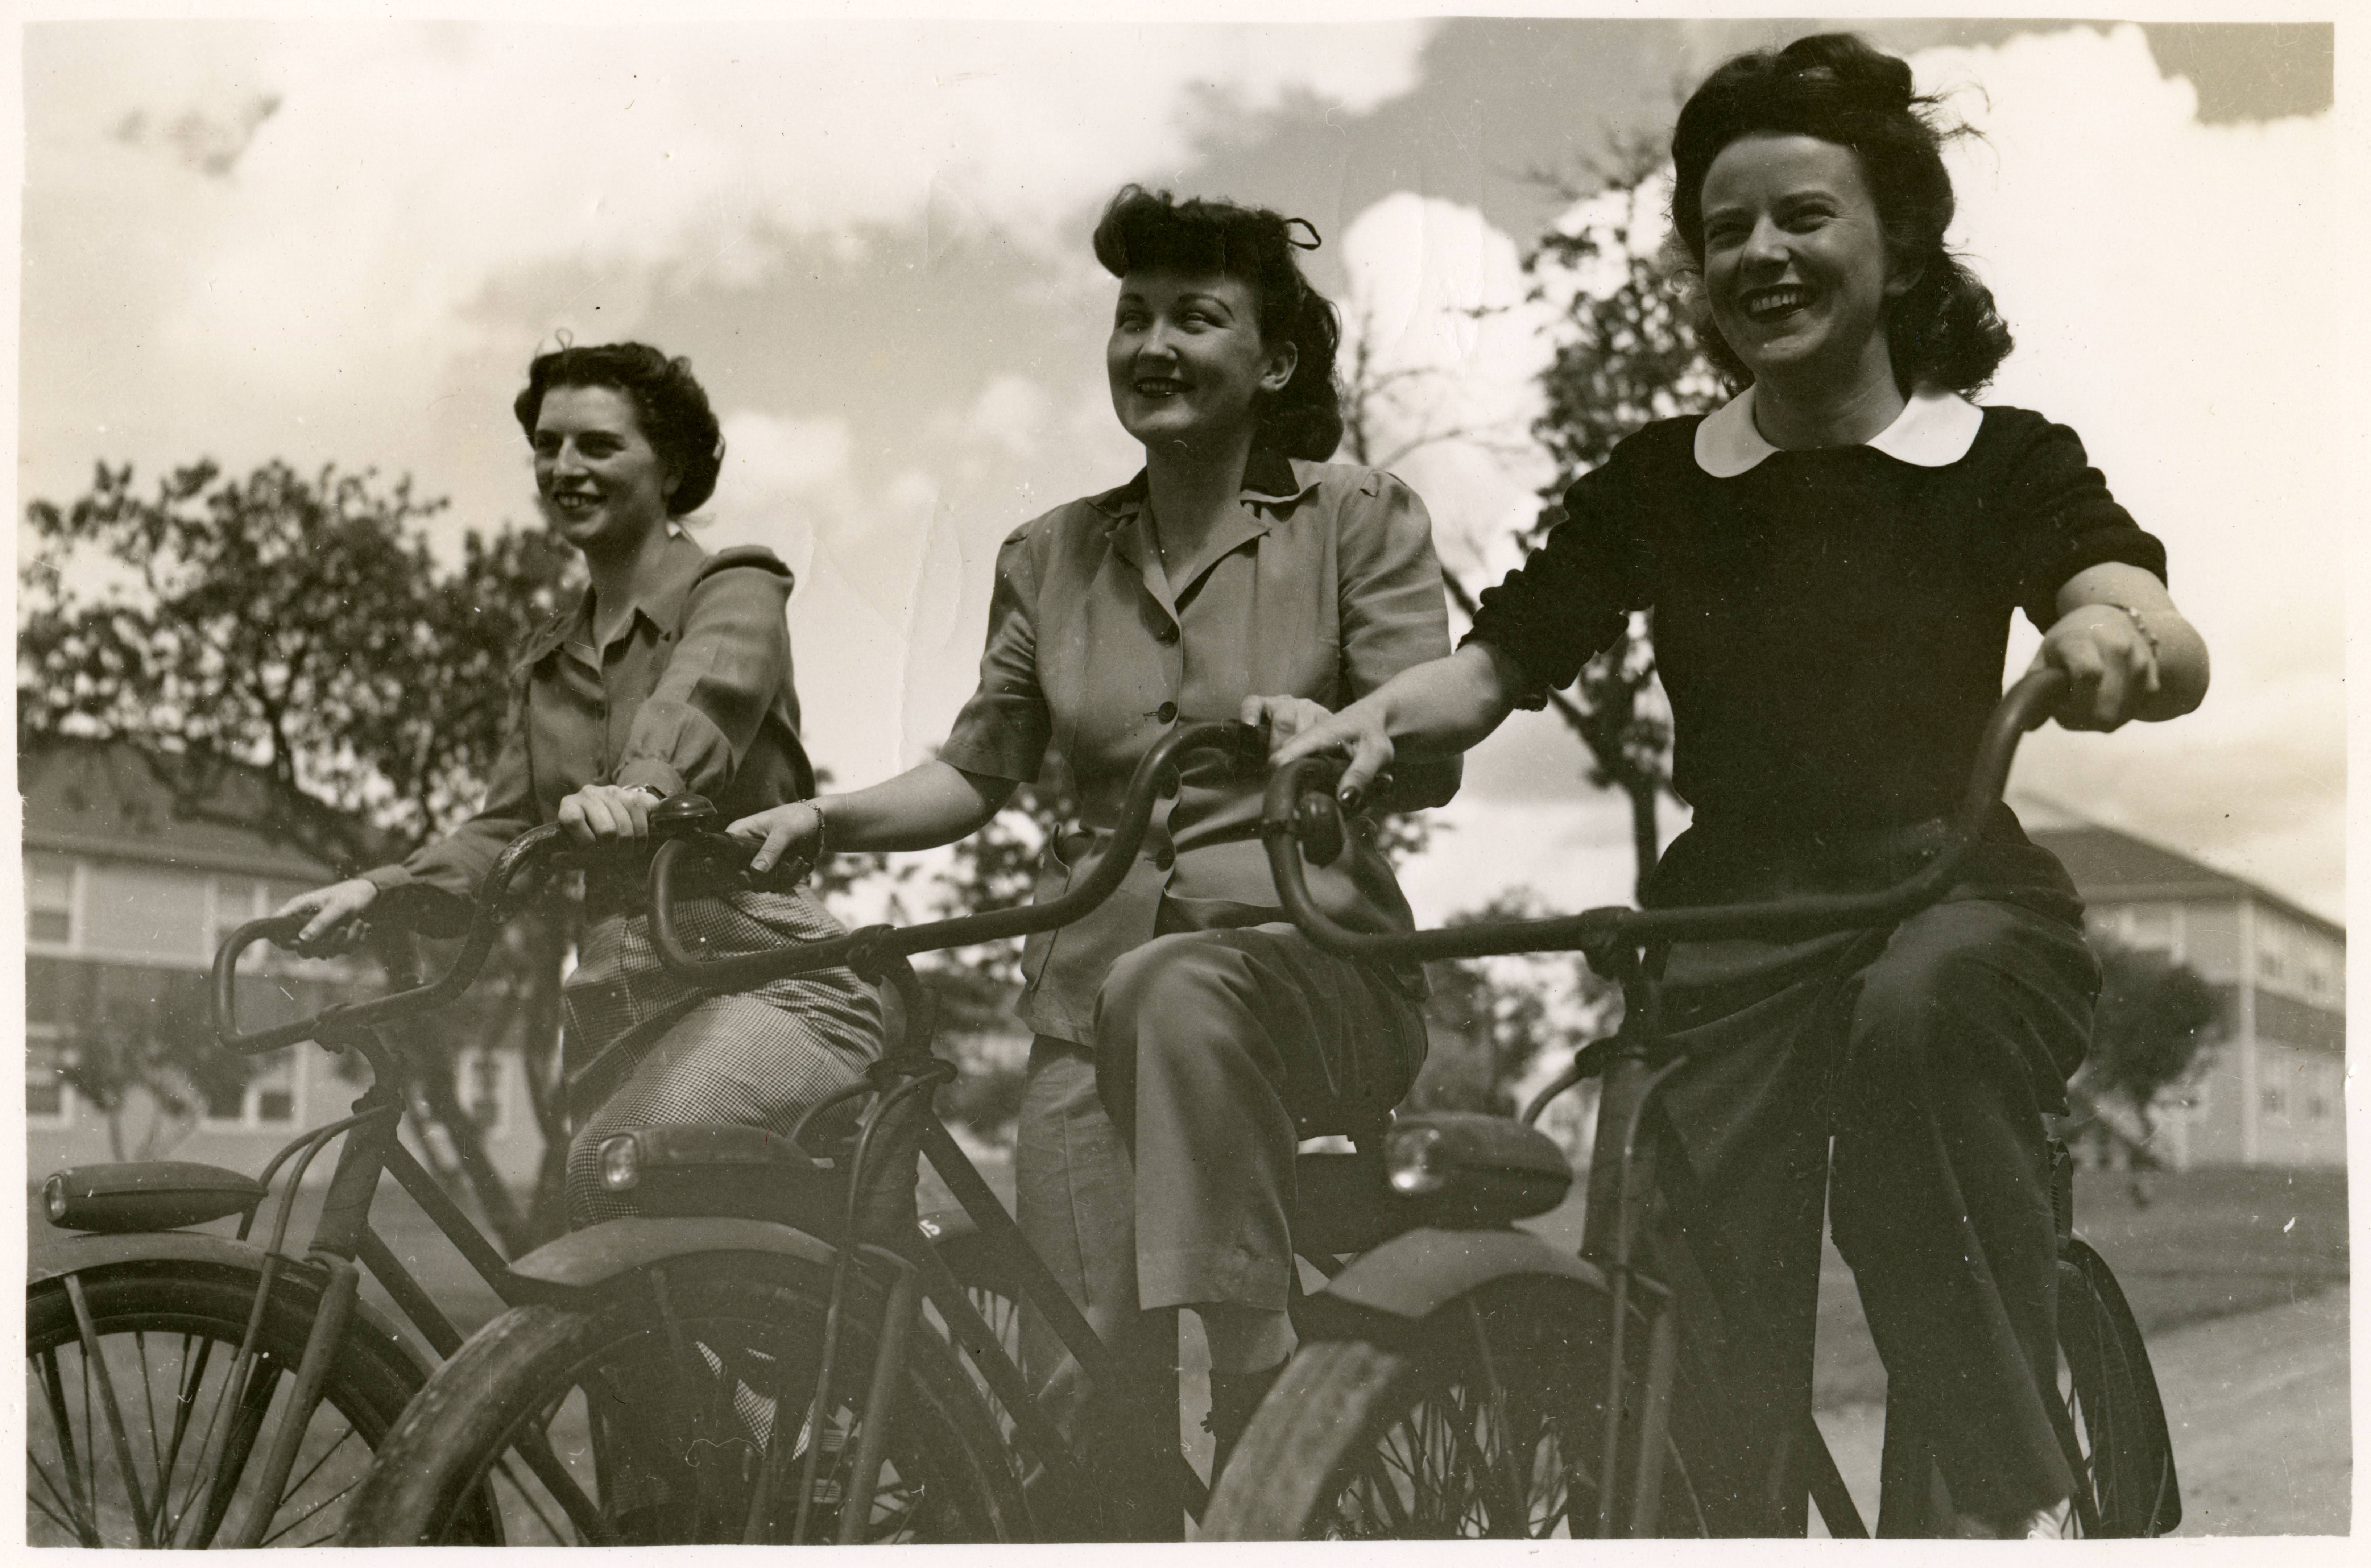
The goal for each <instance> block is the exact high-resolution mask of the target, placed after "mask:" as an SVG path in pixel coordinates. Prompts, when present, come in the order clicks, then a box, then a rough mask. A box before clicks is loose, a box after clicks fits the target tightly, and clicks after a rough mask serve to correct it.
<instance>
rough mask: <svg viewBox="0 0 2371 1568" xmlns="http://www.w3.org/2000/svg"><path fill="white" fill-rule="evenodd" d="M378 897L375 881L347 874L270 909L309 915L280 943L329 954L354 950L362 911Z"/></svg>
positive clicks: (360, 934) (305, 951)
mask: <svg viewBox="0 0 2371 1568" xmlns="http://www.w3.org/2000/svg"><path fill="white" fill-rule="evenodd" d="M377 900H378V884H377V883H376V882H372V881H371V880H370V879H368V878H367V877H350V878H348V879H347V880H346V881H344V882H331V883H330V885H329V886H327V887H317V888H315V889H314V890H313V891H312V892H310V893H300V894H297V895H296V896H295V897H294V898H292V899H290V900H289V901H288V902H287V903H285V904H283V905H281V906H280V907H279V908H277V909H275V910H273V911H272V915H273V916H274V917H279V916H283V915H304V916H307V917H309V918H307V919H306V922H305V926H304V928H303V929H302V930H300V931H298V932H297V933H296V935H295V937H293V938H291V939H290V940H288V941H286V942H284V943H283V944H281V945H283V946H284V947H289V948H293V949H295V951H298V952H300V953H303V954H304V955H305V956H306V957H307V958H329V957H331V956H333V955H335V954H337V953H341V952H348V951H353V947H354V945H355V944H356V943H358V942H360V941H361V940H363V937H364V934H365V933H366V930H367V928H366V927H365V926H364V924H363V914H364V911H365V910H367V909H369V908H370V906H371V905H373V904H375V903H376V902H377Z"/></svg>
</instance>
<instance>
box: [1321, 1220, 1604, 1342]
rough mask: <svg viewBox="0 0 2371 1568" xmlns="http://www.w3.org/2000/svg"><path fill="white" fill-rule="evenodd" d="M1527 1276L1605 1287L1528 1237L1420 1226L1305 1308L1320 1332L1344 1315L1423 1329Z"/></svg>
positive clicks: (1598, 1277) (1599, 1276)
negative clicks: (1472, 1298) (1446, 1311)
mask: <svg viewBox="0 0 2371 1568" xmlns="http://www.w3.org/2000/svg"><path fill="white" fill-rule="evenodd" d="M1524 1274H1528V1275H1548V1276H1551V1277H1555V1278H1560V1279H1567V1280H1571V1281H1573V1282H1574V1283H1576V1284H1578V1285H1580V1286H1584V1287H1585V1288H1588V1289H1590V1290H1602V1289H1604V1288H1605V1275H1604V1273H1603V1272H1602V1270H1600V1269H1598V1268H1597V1267H1596V1266H1595V1265H1594V1264H1592V1263H1589V1262H1583V1261H1582V1260H1581V1259H1579V1258H1577V1257H1575V1256H1573V1255H1572V1254H1571V1253H1569V1252H1565V1251H1558V1250H1557V1249H1556V1248H1554V1247H1551V1246H1549V1245H1548V1244H1547V1243H1546V1242H1544V1241H1543V1240H1541V1239H1539V1238H1538V1237H1536V1236H1534V1235H1532V1233H1531V1232H1529V1231H1527V1230H1443V1229H1439V1228H1432V1227H1424V1228H1418V1229H1416V1230H1409V1231H1405V1232H1403V1233H1402V1234H1400V1235H1399V1236H1397V1237H1394V1239H1391V1240H1389V1241H1386V1242H1384V1243H1383V1244H1382V1246H1380V1247H1378V1248H1376V1249H1375V1250H1374V1251H1371V1252H1366V1253H1362V1254H1361V1255H1360V1256H1359V1259H1358V1261H1357V1262H1353V1263H1352V1264H1351V1265H1350V1266H1349V1267H1348V1268H1347V1269H1344V1270H1343V1271H1342V1272H1341V1273H1340V1274H1336V1276H1335V1277H1334V1278H1333V1279H1332V1280H1331V1281H1329V1282H1328V1283H1327V1285H1326V1286H1325V1288H1324V1290H1322V1291H1319V1292H1317V1293H1316V1294H1315V1295H1313V1296H1312V1297H1310V1298H1309V1301H1308V1304H1307V1305H1308V1307H1309V1309H1311V1311H1312V1313H1313V1318H1312V1320H1313V1322H1316V1323H1319V1324H1321V1325H1322V1323H1323V1322H1324V1319H1325V1315H1326V1314H1327V1313H1328V1312H1332V1311H1338V1310H1340V1309H1364V1310H1365V1311H1368V1312H1380V1313H1382V1314H1383V1315H1384V1316H1386V1317H1390V1318H1397V1319H1400V1320H1404V1321H1405V1322H1410V1323H1420V1322H1422V1321H1424V1320H1426V1319H1428V1318H1429V1317H1431V1316H1432V1315H1433V1314H1434V1313H1435V1312H1438V1311H1440V1309H1442V1308H1443V1307H1446V1306H1448V1305H1449V1304H1450V1303H1452V1302H1453V1301H1456V1300H1458V1299H1459V1298H1460V1297H1464V1296H1468V1295H1470V1294H1472V1293H1473V1292H1474V1291H1475V1290H1478V1289H1480V1288H1481V1287H1482V1286H1486V1285H1488V1284H1490V1283H1492V1282H1493V1281H1496V1280H1500V1279H1507V1278H1510V1277H1513V1276H1516V1275H1524Z"/></svg>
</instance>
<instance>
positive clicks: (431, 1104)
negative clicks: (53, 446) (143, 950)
mask: <svg viewBox="0 0 2371 1568" xmlns="http://www.w3.org/2000/svg"><path fill="white" fill-rule="evenodd" d="M442 507H443V502H435V501H428V500H423V499H422V498H420V497H418V496H417V495H415V494H414V493H413V491H412V489H411V483H410V481H409V480H397V481H394V482H393V483H386V482H383V481H380V480H378V479H377V478H376V477H375V476H373V475H371V474H368V473H364V474H349V473H341V472H340V471H339V470H338V469H336V468H335V467H324V468H322V469H320V470H319V471H318V472H317V473H314V474H311V475H306V474H303V473H299V472H298V471H296V470H295V469H294V468H292V467H289V466H287V465H285V464H283V463H277V462H274V463H267V464H265V465H263V466H262V467H259V468H257V469H256V470H254V471H253V472H252V473H250V474H249V475H247V476H246V477H245V478H227V477H226V476H225V475H224V474H223V473H222V471H221V470H220V468H219V467H217V466H216V465H214V463H212V462H199V463H194V464H191V465H189V466H187V467H181V468H179V469H176V470H174V471H173V472H171V473H169V474H167V475H165V476H164V477H163V478H161V479H159V480H158V481H157V482H156V484H155V485H154V487H153V488H152V489H151V490H146V491H143V490H139V489H137V488H136V487H135V484H134V478H133V470H132V468H131V467H129V466H124V467H110V466H108V465H104V464H102V465H100V466H99V467H98V469H97V471H96V474H95V476H94V478H93V480H92V484H91V487H90V489H89V490H87V492H86V493H85V494H83V495H81V496H79V497H77V498H75V500H74V501H73V502H70V503H67V504H65V505H63V506H61V505H57V504H54V503H52V502H46V501H37V502H33V503H32V504H31V505H30V506H29V508H28V509H27V520H28V523H29V525H30V529H31V532H32V535H33V536H34V538H35V540H36V541H37V544H38V548H37V550H36V552H35V554H34V556H33V557H32V559H30V560H29V562H28V563H27V565H26V567H25V569H24V572H23V587H24V593H23V596H22V598H21V600H20V612H19V613H20V622H19V629H18V642H17V739H18V744H19V745H20V746H32V745H38V744H44V743H46V742H48V741H51V740H53V739H59V738H65V737H85V738H89V739H93V740H98V741H103V742H113V743H121V744H122V746H123V747H124V748H125V749H126V750H128V751H129V752H130V753H131V754H132V755H136V756H138V757H139V758H140V759H142V761H143V762H144V764H145V766H146V767H148V768H149V770H150V771H151V773H152V774H153V776H154V778H155V779H156V783H157V784H158V785H159V786H160V787H161V788H162V789H163V790H164V791H165V792H166V793H167V795H168V797H169V798H170V799H171V801H173V805H174V809H175V810H176V811H177V812H178V813H180V814H182V815H184V816H187V817H190V818H194V819H198V820H214V821H228V822H232V823H233V824H235V825H237V826H240V827H246V828H251V829H256V830H259V831H261V832H262V833H264V834H266V835H267V836H272V837H273V838H275V839H278V840H280V841H281V842H283V843H285V844H288V845H290V846H291V847H295V848H297V849H299V850H302V851H304V852H305V853H306V854H309V855H311V856H312V857H313V858H315V859H318V860H320V861H322V862H324V863H325V864H328V865H330V866H331V867H333V868H336V869H337V870H340V871H341V872H351V871H353V870H357V869H359V868H361V867H363V866H364V865H368V864H372V863H375V862H376V861H379V860H382V859H390V858H394V857H396V856H399V855H401V854H403V853H405V852H407V851H409V850H410V849H411V848H412V847H416V846H417V845H419V844H421V843H423V842H425V841H426V840H428V839H429V838H431V837H434V836H436V835H438V834H440V833H442V832H444V831H445V830H447V829H449V828H450V827H451V826H453V825H454V824H456V823H457V822H458V821H459V820H460V819H461V818H462V817H464V816H466V815H467V814H468V812H469V811H470V810H471V809H472V808H473V806H474V804H475V802H476V801H477V800H478V798H479V797H480V794H481V793H482V790H483V786H484V781H485V778H486V776H487V773H488V772H489V771H490V769H491V767H492V762H493V759H494V757H495V755H496V754H497V752H498V751H499V749H500V746H501V744H502V738H503V722H504V718H505V714H504V704H505V701H506V694H507V689H508V682H507V680H506V678H505V674H506V671H507V668H508V666H509V663H510V662H511V660H512V659H513V658H514V657H515V652H516V650H517V648H518V647H519V645H520V644H521V643H522V642H523V641H524V640H526V636H527V635H528V633H529V632H530V630H531V629H532V628H533V627H534V625H535V624H536V623H537V622H538V620H539V619H540V618H541V617H543V616H545V615H547V614H549V612H550V610H551V609H552V608H553V607H554V606H555V605H557V603H558V598H559V594H560V593H561V582H562V577H563V573H564V571H565V569H566V566H567V562H568V559H569V558H568V557H567V555H566V554H565V552H563V551H562V550H561V549H560V548H558V547H557V546H555V545H554V544H552V543H551V542H550V541H549V539H548V537H547V536H544V535H542V534H541V533H518V532H514V531H509V530H505V531H503V532H502V533H500V534H496V535H493V536H481V535H478V534H474V533H473V534H471V535H470V536H468V538H467V539H466V540H465V542H464V547H463V553H462V559H461V562H460V564H459V566H458V567H457V568H456V569H451V570H447V569H445V568H442V567H440V566H439V565H438V564H437V562H436V561H435V560H434V559H433V558H432V557H431V556H430V554H429V552H428V549H427V546H426V543H425V541H424V539H423V537H422V534H421V531H420V525H421V524H422V522H423V521H425V520H426V519H427V518H429V517H431V516H433V515H434V514H435V513H438V512H439V511H441V510H442ZM257 777H260V778H261V779H262V780H263V781H264V783H265V785H266V787H265V788H264V789H262V790H251V789H241V788H235V787H233V786H234V785H235V784H236V783H237V781H239V780H241V779H251V778H257ZM572 919H573V913H572V911H571V909H570V907H569V906H568V905H567V902H566V900H565V897H564V895H563V894H561V892H560V890H549V891H547V893H546V894H544V896H542V897H541V898H539V899H538V900H536V901H534V907H533V913H532V914H531V916H530V917H528V918H527V919H526V920H525V921H524V922H522V924H521V926H520V927H519V928H516V929H515V930H514V931H513V932H512V933H511V934H510V938H509V940H508V941H507V943H506V945H505V947H504V949H503V953H502V957H501V961H500V963H499V966H498V968H497V971H496V978H495V981H494V983H493V984H492V985H489V986H484V987H483V988H482V989H481V990H480V993H478V995H477V996H476V997H475V998H474V999H473V1005H474V1006H476V1007H477V1008H479V1009H480V1014H481V1016H480V1017H479V1018H476V1019H473V1020H469V1022H470V1023H471V1024H474V1025H475V1026H476V1027H474V1028H471V1027H462V1028H456V1027H455V1025H454V1021H453V1020H450V1019H440V1020H437V1021H436V1023H435V1024H434V1027H425V1026H423V1027H422V1028H419V1029H416V1030H412V1031H398V1032H394V1033H395V1035H396V1042H395V1043H397V1045H398V1047H399V1051H400V1053H401V1055H402V1056H403V1059H404V1062H405V1065H406V1081H405V1082H404V1083H403V1084H402V1085H401V1086H400V1087H401V1088H402V1090H404V1092H405V1094H406V1097H407V1099H408V1101H410V1105H411V1112H412V1114H413V1118H414V1120H415V1122H416V1123H417V1124H420V1125H421V1126H422V1127H423V1128H425V1129H431V1130H433V1131H434V1133H435V1134H436V1135H437V1136H435V1137H434V1138H424V1139H423V1143H424V1144H425V1146H426V1147H428V1148H429V1149H430V1151H431V1154H432V1157H437V1158H438V1159H439V1162H440V1163H442V1164H444V1165H445V1170H442V1171H441V1172H440V1174H443V1175H445V1176H446V1177H448V1178H454V1179H460V1180H466V1182H468V1186H469V1187H470V1189H471V1190H472V1191H473V1192H474V1193H475V1194H476V1195H477V1197H478V1199H479V1201H480V1205H481V1206H482V1207H483V1208H484V1209H485V1211H486V1213H487V1215H488V1217H489V1219H490V1220H491V1221H492V1224H493V1225H494V1227H495V1228H496V1229H497V1231H498V1232H499V1233H501V1234H502V1236H503V1239H504V1240H505V1242H506V1243H507V1244H509V1245H511V1246H513V1247H518V1246H523V1245H525V1244H526V1243H528V1242H529V1241H531V1240H532V1239H535V1238H536V1237H537V1236H538V1234H539V1233H541V1232H542V1231H543V1230H544V1229H546V1228H549V1225H550V1223H551V1220H552V1218H553V1217H555V1216H556V1214H557V1210H556V1208H552V1207H551V1206H550V1205H537V1206H538V1208H539V1209H542V1210H543V1211H544V1213H543V1214H542V1215H541V1216H533V1215H529V1214H523V1213H521V1212H520V1210H519V1208H518V1205H517V1204H516V1202H515V1198H514V1197H513V1195H512V1194H511V1193H510V1192H509V1190H508V1189H507V1188H506V1187H505V1186H504V1185H503V1182H502V1181H501V1179H500V1177H499V1174H498V1173H497V1171H496V1170H495V1168H494V1165H493V1162H492V1158H491V1156H490V1154H489V1151H488V1150H487V1149H486V1147H485V1146H484V1140H483V1137H482V1136H481V1134H480V1128H479V1127H478V1125H477V1124H476V1123H475V1121H474V1120H472V1119H471V1118H470V1117H469V1116H468V1115H467V1114H466V1113H463V1112H462V1111H461V1110H460V1107H459V1106H458V1104H457V1101H456V1097H455V1094H454V1090H453V1082H452V1066H453V1060H452V1051H453V1045H454V1043H455V1042H457V1041H460V1040H467V1039H491V1040H500V1039H505V1038H508V1039H515V1040H516V1041H517V1042H519V1043H520V1048H521V1049H522V1050H523V1052H524V1053H525V1055H526V1063H527V1074H528V1078H529V1081H530V1083H531V1085H533V1086H534V1088H535V1090H536V1093H535V1100H536V1107H535V1109H536V1114H537V1117H538V1122H539V1123H540V1124H541V1125H542V1126H543V1127H544V1129H545V1131H546V1134H547V1136H552V1135H553V1134H554V1133H555V1131H556V1128H557V1126H558V1120H559V1116H560V1113H561V1112H560V1106H559V1104H558V1089H559V1078H560V1074H559V1071H558V1051H559V998H558V990H557V987H558V982H559V965H560V960H561V953H562V952H563V951H565V949H566V946H567V943H568V941H569V940H570V937H571V934H572V928H571V922H572ZM177 1038H178V1037H177ZM219 1055H220V1053H219V1052H218V1051H215V1050H213V1049H212V1048H211V1046H210V1045H207V1044H203V1043H199V1042H197V1041H196V1040H195V1039H187V1040H180V1041H179V1043H177V1044H174V1045H172V1046H171V1048H169V1049H165V1050H163V1052H162V1056H161V1057H158V1056H156V1055H146V1054H143V1053H141V1052H138V1051H134V1052H133V1053H132V1054H131V1055H127V1056H124V1057H122V1058H121V1060H120V1066H121V1067H122V1069H123V1072H124V1074H125V1075H127V1086H129V1085H132V1084H142V1085H145V1087H146V1088H147V1089H148V1090H151V1091H153V1092H160V1093H165V1094H170V1093H172V1092H174V1090H172V1089H171V1087H170V1083H169V1080H170V1079H171V1078H173V1076H174V1073H175V1072H176V1071H178V1072H180V1073H182V1074H183V1075H184V1076H186V1075H187V1074H189V1073H192V1072H197V1073H202V1072H207V1071H212V1070H214V1065H215V1058H217V1057H219ZM93 1064H94V1065H93V1066H92V1068H91V1069H90V1070H91V1071H92V1072H93V1073H96V1072H97V1071H98V1058H97V1057H94V1058H93ZM110 1092H113V1090H110ZM95 1097H96V1096H95ZM444 1150H449V1151H450V1155H449V1158H445V1157H443V1155H442V1151H444ZM560 1154H561V1151H559V1150H549V1149H548V1151H547V1160H546V1164H547V1167H548V1170H547V1172H546V1176H547V1181H546V1182H545V1185H546V1187H547V1188H549V1189H550V1190H552V1191H556V1176H557V1168H558V1158H559V1155H560Z"/></svg>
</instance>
